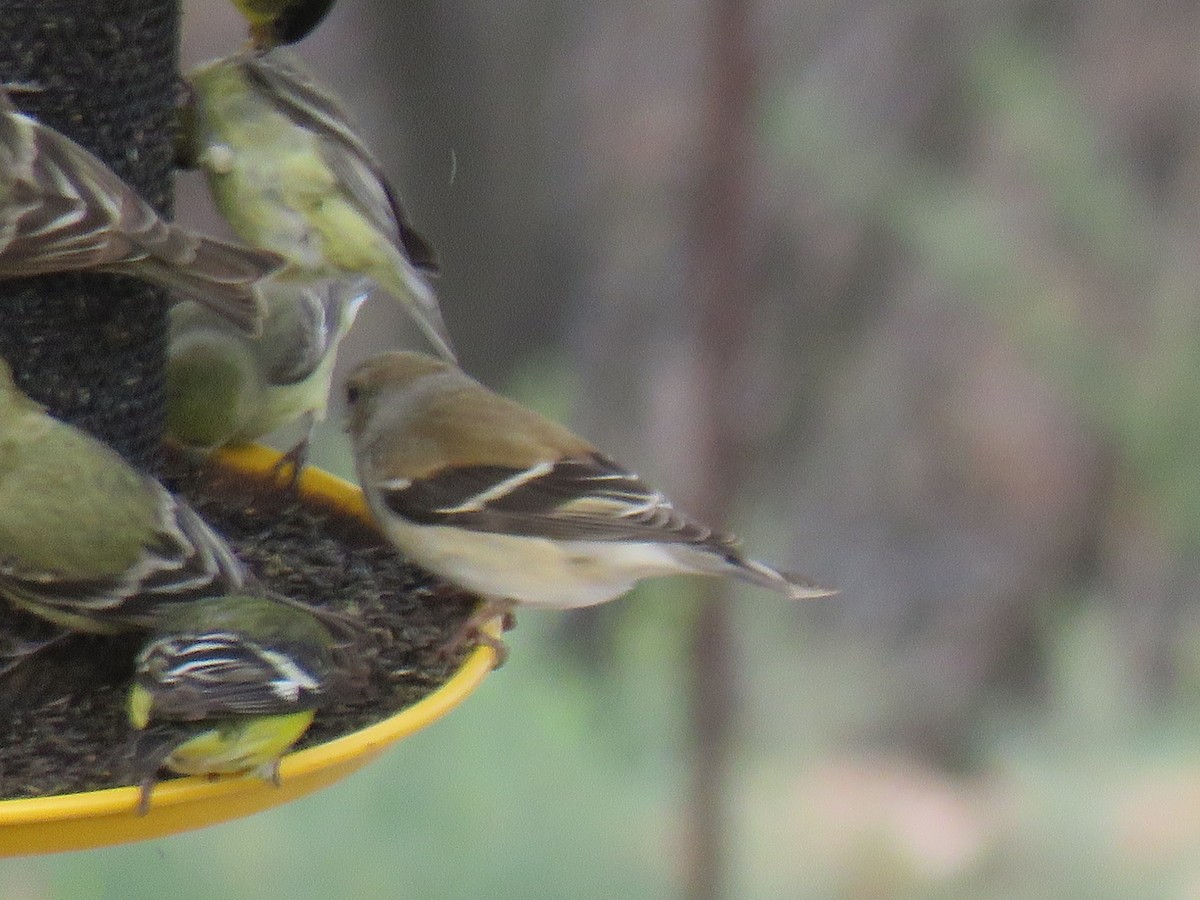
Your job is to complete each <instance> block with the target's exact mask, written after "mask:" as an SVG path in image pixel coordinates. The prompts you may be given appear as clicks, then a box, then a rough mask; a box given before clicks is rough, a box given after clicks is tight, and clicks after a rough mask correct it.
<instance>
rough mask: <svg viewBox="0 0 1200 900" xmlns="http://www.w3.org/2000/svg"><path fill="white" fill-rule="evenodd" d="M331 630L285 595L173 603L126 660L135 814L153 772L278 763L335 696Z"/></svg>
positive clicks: (211, 771) (274, 770)
mask: <svg viewBox="0 0 1200 900" xmlns="http://www.w3.org/2000/svg"><path fill="white" fill-rule="evenodd" d="M338 688H339V680H338V670H337V666H336V662H335V640H334V637H333V635H332V634H331V633H330V631H329V630H328V629H326V628H325V626H324V625H322V624H321V622H320V621H318V618H317V616H316V615H315V614H314V613H313V612H312V611H309V610H306V609H305V608H304V607H303V605H301V604H298V603H296V602H294V601H291V602H287V603H282V602H279V601H278V600H275V599H273V598H270V597H259V596H253V595H248V594H229V595H225V596H220V597H210V598H206V599H202V600H196V601H193V602H191V603H185V604H179V605H177V606H175V607H173V608H172V609H171V610H170V611H169V612H168V613H167V614H166V615H164V616H163V617H162V618H161V619H160V620H159V621H158V623H157V624H156V626H155V628H154V630H153V633H152V634H151V635H150V637H149V639H148V640H147V642H146V644H145V645H144V646H143V647H142V648H141V650H140V651H139V652H138V654H137V657H136V659H135V662H134V678H133V684H132V686H131V687H130V690H129V694H128V698H127V703H126V709H127V713H128V717H129V722H130V724H131V725H132V726H133V727H134V728H135V729H138V730H140V731H142V732H143V734H142V735H141V736H140V738H139V739H138V740H137V742H136V744H135V748H134V757H135V759H134V768H135V774H136V776H137V779H138V784H139V787H140V792H139V799H138V810H139V812H141V813H145V812H146V811H147V810H148V809H149V804H150V795H151V792H152V791H153V788H154V785H155V782H156V778H157V774H158V772H159V770H160V769H163V768H166V769H170V770H171V771H174V772H178V773H180V774H184V775H227V774H238V773H243V772H256V773H258V774H259V775H261V776H262V777H263V778H264V779H267V780H270V781H272V782H274V783H276V784H278V782H279V761H280V758H281V757H282V756H283V754H284V753H285V752H287V750H288V749H289V748H290V747H291V746H292V745H293V744H295V743H296V741H297V740H299V739H300V737H301V736H302V735H303V734H304V732H305V731H306V730H307V729H308V727H309V725H310V724H311V723H312V721H313V718H314V717H315V715H316V711H317V710H318V709H319V708H321V707H322V706H324V705H326V704H328V703H329V702H331V701H332V700H333V699H334V698H336V697H337V696H338V695H339V689H338Z"/></svg>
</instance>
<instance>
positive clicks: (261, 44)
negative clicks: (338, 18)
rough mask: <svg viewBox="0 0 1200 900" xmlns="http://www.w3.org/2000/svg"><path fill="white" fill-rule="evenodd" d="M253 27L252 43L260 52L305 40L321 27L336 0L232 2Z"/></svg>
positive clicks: (237, 0)
mask: <svg viewBox="0 0 1200 900" xmlns="http://www.w3.org/2000/svg"><path fill="white" fill-rule="evenodd" d="M233 5H234V6H236V7H237V8H238V11H239V12H240V13H241V14H242V15H243V16H244V17H245V19H246V21H247V22H248V23H249V24H250V41H251V43H252V44H253V45H254V46H255V47H256V48H258V49H261V50H269V49H270V48H271V47H277V46H279V45H280V44H294V43H296V41H299V40H303V39H304V38H305V37H307V36H308V35H309V33H310V32H311V31H312V30H313V29H314V28H316V27H317V26H318V25H320V24H321V20H322V19H324V18H325V14H326V13H328V12H329V10H330V9H331V8H332V7H333V0H233Z"/></svg>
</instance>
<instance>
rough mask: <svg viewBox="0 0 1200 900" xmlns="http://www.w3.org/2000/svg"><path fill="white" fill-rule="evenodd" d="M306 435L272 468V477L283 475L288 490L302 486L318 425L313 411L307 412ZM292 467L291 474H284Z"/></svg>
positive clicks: (295, 489) (305, 416)
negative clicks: (302, 477) (301, 478)
mask: <svg viewBox="0 0 1200 900" xmlns="http://www.w3.org/2000/svg"><path fill="white" fill-rule="evenodd" d="M304 418H305V425H306V426H307V427H306V428H305V430H304V437H302V438H300V440H299V441H297V442H296V444H295V445H294V446H293V447H292V449H291V450H288V451H287V452H286V453H284V454H283V456H281V457H279V462H277V463H275V465H274V466H272V468H271V477H272V478H279V477H283V479H284V482H283V486H284V488H285V489H286V490H290V491H298V490H299V487H300V473H301V472H303V471H304V467H305V466H306V465H308V445H309V442H310V441H311V440H312V436H313V429H314V428H315V427H316V424H317V423H316V419H315V418H314V417H313V414H312V413H311V412H309V413H305V415H304ZM289 468H290V469H291V472H290V474H289V475H284V471H285V470H287V469H289Z"/></svg>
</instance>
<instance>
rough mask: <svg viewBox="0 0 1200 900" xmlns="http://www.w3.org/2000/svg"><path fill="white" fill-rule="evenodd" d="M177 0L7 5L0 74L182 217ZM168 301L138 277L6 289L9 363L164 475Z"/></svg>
mask: <svg viewBox="0 0 1200 900" xmlns="http://www.w3.org/2000/svg"><path fill="white" fill-rule="evenodd" d="M178 47H179V0H104V2H98V0H0V79H3V80H4V81H6V82H12V81H15V82H23V83H28V84H30V85H33V86H36V87H37V88H38V90H37V91H34V92H21V93H17V94H14V96H13V100H14V101H15V102H16V104H17V106H18V107H20V109H21V110H22V112H25V113H28V114H29V115H32V116H35V117H36V118H38V119H40V120H41V121H43V122H46V123H47V124H49V125H52V126H53V127H55V128H57V129H59V130H60V131H63V132H65V133H66V134H67V135H69V136H70V137H72V138H73V139H75V140H76V141H78V142H79V143H80V144H82V145H83V146H85V147H87V148H88V149H89V150H91V151H92V152H93V153H95V154H96V155H97V156H99V157H100V158H101V159H103V160H104V161H105V162H106V163H108V165H110V166H111V167H112V168H113V169H114V170H115V171H116V173H117V174H118V175H120V176H121V177H122V178H124V179H125V180H126V181H128V182H129V183H130V184H131V185H133V187H134V188H136V189H137V190H138V192H139V193H141V194H142V196H143V197H145V198H146V199H147V200H148V201H149V202H150V204H151V205H152V206H154V207H155V208H156V209H157V210H158V211H159V212H162V213H164V214H170V213H171V199H172V183H171V167H172V157H173V152H172V142H173V138H174V129H173V116H174V106H175V96H176V92H177V80H176V79H177V76H176V73H177V72H178V68H179V67H178ZM166 321H167V320H166V298H165V296H164V294H163V292H162V291H160V290H158V289H157V288H152V287H150V286H148V285H146V284H144V283H142V282H140V281H136V280H134V279H130V278H117V277H115V276H105V275H87V276H82V275H81V276H75V275H54V276H46V277H43V278H29V279H16V280H11V281H0V356H3V357H4V358H5V359H7V360H8V361H9V362H10V363H11V364H12V366H13V369H14V371H15V373H16V375H17V378H18V382H19V383H20V384H21V385H22V386H23V387H24V388H25V389H26V390H27V391H28V392H29V393H30V394H32V395H33V396H34V397H35V398H36V399H37V400H39V401H41V402H42V403H44V404H45V405H46V406H48V407H49V408H50V410H51V411H52V412H54V413H56V414H57V415H60V416H62V417H63V418H66V419H68V420H69V421H71V422H74V423H76V424H79V425H80V426H82V427H84V428H86V429H88V430H89V431H91V432H93V433H94V434H96V435H98V436H100V437H101V438H103V439H104V440H106V441H108V442H109V443H110V444H112V445H113V446H114V447H116V449H117V450H118V451H120V452H121V453H122V454H124V455H125V456H126V458H128V459H129V460H131V461H132V462H134V463H135V464H137V465H141V466H143V467H153V465H154V463H155V461H156V459H157V452H158V445H159V441H160V439H161V436H162V425H163V416H164V409H163V403H164V394H163V369H164V365H165V360H166Z"/></svg>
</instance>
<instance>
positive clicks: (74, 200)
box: [0, 88, 283, 333]
mask: <svg viewBox="0 0 1200 900" xmlns="http://www.w3.org/2000/svg"><path fill="white" fill-rule="evenodd" d="M282 263H283V260H282V259H281V258H280V257H279V256H277V255H275V254H274V253H270V252H267V251H263V250H253V249H251V248H249V247H241V246H238V245H236V244H230V243H226V242H224V241H218V240H214V239H212V238H207V237H202V236H200V235H197V234H193V233H192V232H190V231H187V230H185V229H183V228H180V227H178V226H176V225H172V224H170V223H169V222H165V221H163V219H162V218H161V217H160V216H159V215H158V213H156V212H155V211H154V210H153V209H152V208H151V207H150V205H149V204H148V203H146V202H145V201H144V200H142V199H141V197H139V196H138V195H137V193H136V192H135V191H134V190H133V188H131V187H130V186H129V185H127V184H126V183H125V182H124V181H122V180H121V179H120V178H119V177H118V176H117V175H116V173H114V172H113V171H112V170H111V169H110V168H109V167H108V166H106V165H105V164H104V163H103V162H101V161H100V160H99V159H97V158H96V157H95V156H93V155H92V154H91V153H89V152H88V151H87V150H85V149H83V147H81V146H79V145H78V144H76V143H75V142H74V141H72V140H71V139H70V138H68V137H67V136H66V135H64V134H61V133H60V132H58V131H55V130H54V129H53V128H50V127H49V126H47V125H43V124H42V123H40V122H38V121H37V120H36V119H33V118H30V117H29V116H26V115H24V114H23V113H21V112H19V111H18V110H17V108H16V107H15V106H14V105H13V104H12V101H11V100H10V99H9V97H8V94H7V93H6V92H5V91H4V89H3V88H0V278H20V277H25V276H30V275H48V274H51V273H54V272H80V271H96V272H111V273H116V274H120V275H132V276H134V277H136V278H141V279H144V280H146V281H150V282H153V283H154V284H157V285H159V286H160V287H163V288H166V289H167V290H169V291H171V292H172V293H173V294H175V296H176V297H179V298H182V299H186V300H194V301H196V302H197V303H202V304H204V305H205V306H207V307H208V308H210V309H212V310H213V311H214V312H216V313H218V314H219V315H221V316H223V317H224V318H226V319H228V320H229V321H230V322H232V323H234V324H235V325H237V326H238V327H239V328H241V329H243V330H245V331H247V332H249V333H256V332H257V330H258V327H259V325H260V320H261V317H262V310H261V308H260V303H261V301H260V300H259V298H258V295H257V290H256V285H257V282H258V281H259V280H260V279H262V278H263V277H264V276H266V275H268V274H270V273H271V272H274V271H275V270H277V269H278V268H279V267H280V266H281V265H282Z"/></svg>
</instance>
